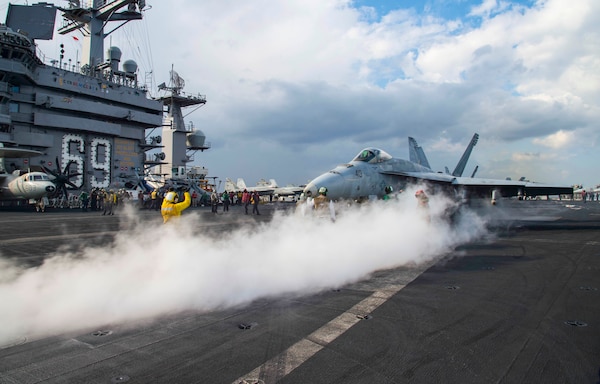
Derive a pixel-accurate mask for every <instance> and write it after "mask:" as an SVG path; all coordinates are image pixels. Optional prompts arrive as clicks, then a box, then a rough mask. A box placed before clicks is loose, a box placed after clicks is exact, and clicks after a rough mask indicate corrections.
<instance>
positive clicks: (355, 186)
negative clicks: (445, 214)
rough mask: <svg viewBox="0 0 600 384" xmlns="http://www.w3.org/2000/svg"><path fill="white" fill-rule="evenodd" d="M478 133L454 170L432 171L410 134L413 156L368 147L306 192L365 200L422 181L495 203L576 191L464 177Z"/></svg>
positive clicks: (311, 194)
mask: <svg viewBox="0 0 600 384" xmlns="http://www.w3.org/2000/svg"><path fill="white" fill-rule="evenodd" d="M478 137H479V136H478V135H477V134H475V135H474V136H473V139H472V140H471V142H470V144H469V146H468V147H467V149H466V150H465V153H464V154H463V156H462V158H461V160H460V161H459V163H458V165H457V167H456V169H455V170H454V172H453V173H452V174H450V173H449V172H448V171H447V172H446V173H438V172H435V171H433V170H432V169H431V168H430V166H429V162H428V161H427V158H426V157H425V153H424V152H423V149H422V148H421V147H420V146H418V144H417V142H416V141H415V140H414V139H413V138H412V137H409V138H408V142H409V155H410V160H404V159H399V158H394V157H392V156H390V155H389V154H388V153H387V152H385V151H383V150H381V149H378V148H372V147H370V148H365V149H363V150H362V151H360V152H359V153H358V155H356V156H355V157H354V159H352V161H350V162H349V163H347V164H342V165H339V166H337V167H336V168H334V169H332V170H331V171H329V172H327V173H324V174H322V175H320V176H319V177H317V178H316V179H314V180H312V181H311V182H310V183H308V185H307V186H306V188H305V189H304V193H305V195H307V196H316V195H317V191H318V190H319V188H321V187H326V188H327V197H329V198H330V199H332V200H340V199H342V200H344V199H346V200H358V201H361V200H365V199H369V198H373V197H378V198H381V197H383V196H384V194H385V188H386V187H387V186H391V187H392V188H393V189H394V190H395V191H398V190H401V189H404V188H405V187H406V185H407V184H410V183H413V184H418V183H423V184H426V185H427V186H428V187H429V188H431V189H432V190H433V191H434V192H435V191H438V190H442V191H444V192H446V193H450V194H452V195H454V196H460V197H463V198H472V197H487V198H491V199H492V203H495V202H496V201H495V200H496V198H498V197H511V196H550V195H552V196H553V195H569V194H573V188H572V187H571V186H561V185H550V184H542V183H535V182H527V181H513V180H500V179H484V178H476V177H462V172H463V170H464V167H465V164H466V161H467V160H468V157H469V155H470V153H471V150H472V148H473V146H475V144H476V143H477V139H478Z"/></svg>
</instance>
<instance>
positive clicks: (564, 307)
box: [0, 201, 600, 383]
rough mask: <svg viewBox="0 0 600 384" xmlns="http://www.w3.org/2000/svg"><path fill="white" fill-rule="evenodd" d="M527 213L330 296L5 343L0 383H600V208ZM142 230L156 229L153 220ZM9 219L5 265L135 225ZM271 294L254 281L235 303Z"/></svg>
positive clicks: (233, 217)
mask: <svg viewBox="0 0 600 384" xmlns="http://www.w3.org/2000/svg"><path fill="white" fill-rule="evenodd" d="M519 204H520V205H516V204H514V203H512V202H511V203H510V204H508V205H507V206H506V207H504V208H505V209H504V211H503V212H504V213H503V214H502V215H499V214H498V218H497V221H496V222H494V223H493V225H492V227H493V229H492V231H491V232H490V234H489V235H487V236H484V237H483V238H481V239H478V240H477V241H474V242H470V243H467V244H463V245H461V246H458V247H456V248H455V249H451V250H449V251H448V253H447V254H445V255H444V256H443V257H441V258H438V259H437V260H436V261H434V262H431V263H429V264H427V263H425V264H421V265H407V266H403V267H399V268H395V269H386V270H380V271H377V272H375V273H373V274H372V275H371V276H370V277H369V278H368V279H365V280H361V281H359V282H356V283H351V284H346V285H343V286H341V287H338V288H336V289H324V290H322V291H320V292H318V293H313V294H305V295H296V294H285V295H280V296H275V297H262V298H259V299H257V300H254V301H252V303H251V304H245V305H239V306H231V307H226V309H213V310H210V311H201V310H189V309H188V310H182V311H179V312H173V313H168V314H163V315H161V316H159V317H157V318H154V319H151V320H150V319H145V320H137V321H123V322H116V323H113V324H104V325H102V326H96V327H91V328H85V329H76V330H75V329H74V330H70V331H67V332H59V333H53V334H51V335H49V336H48V335H45V336H43V337H40V336H38V337H32V336H30V335H22V334H19V335H14V338H8V339H5V340H4V341H3V345H2V346H1V347H0V348H1V349H0V383H40V382H43V383H65V382H74V383H75V382H86V383H111V382H112V383H122V382H128V383H152V382H157V383H158V382H172V383H200V382H211V383H237V382H246V383H275V382H280V383H307V382H310V383H404V382H414V383H423V382H446V383H483V382H499V383H515V382H546V383H583V382H587V383H595V382H598V381H599V380H600V377H599V376H598V374H599V373H598V372H599V369H600V366H599V365H598V364H599V363H598V362H599V361H600V278H599V276H600V258H599V257H598V255H599V254H600V231H599V230H598V229H600V204H598V203H590V202H588V203H585V204H584V203H581V202H575V203H572V204H571V203H560V204H559V203H555V202H536V201H532V202H519ZM289 208H290V206H278V205H277V204H271V205H265V206H261V216H252V215H248V216H246V215H245V214H244V213H243V208H240V207H233V208H232V210H231V211H230V212H229V213H222V212H219V214H217V215H214V214H212V213H211V212H210V210H209V209H208V208H197V209H195V213H196V214H197V215H198V218H199V219H198V228H197V229H196V230H197V231H198V232H202V233H209V234H213V235H214V236H219V235H220V234H222V233H223V232H228V231H229V232H230V231H235V230H236V228H244V227H251V228H254V227H257V226H260V225H261V224H262V223H267V222H269V220H271V217H272V213H273V212H274V211H275V210H284V211H285V210H287V209H289ZM190 212H192V211H190ZM485 214H489V213H487V211H486V213H485ZM494 214H495V213H493V212H492V215H494ZM128 220H129V222H128ZM138 220H139V221H140V222H142V223H143V224H144V225H146V226H151V225H154V224H155V223H156V225H161V224H160V217H159V214H158V213H157V212H148V211H142V212H141V214H140V215H139V216H138ZM0 222H2V224H3V228H4V231H2V234H1V235H0V246H1V252H2V258H3V260H8V259H12V260H17V261H18V262H19V263H20V265H21V268H36V267H39V266H40V265H41V264H42V263H43V261H44V258H45V257H48V256H49V255H51V254H53V253H54V252H55V251H56V250H57V249H59V248H60V247H63V248H60V249H70V250H76V249H80V247H81V246H82V245H83V244H87V245H93V246H100V247H102V246H106V244H110V243H111V242H112V241H113V239H114V237H115V235H116V234H117V233H119V232H123V231H126V230H128V228H129V227H131V226H132V225H134V224H132V219H131V218H128V219H127V218H126V216H125V214H124V213H118V214H117V215H115V216H110V217H107V216H101V215H99V214H98V213H97V212H87V213H83V212H70V211H55V212H48V213H46V214H44V215H42V214H34V213H26V212H9V211H3V212H1V213H0ZM124 223H125V224H124ZM127 223H128V224H127ZM128 226H129V227H128ZM280 230H281V231H286V230H287V229H286V228H280ZM211 231H212V232H211ZM273 232H277V231H273ZM273 236H277V233H273ZM267 245H268V244H267ZM64 247H66V248H64ZM243 251H244V250H240V252H243ZM282 257H285V255H282ZM246 262H247V263H248V265H252V264H253V263H254V261H253V260H251V259H248V260H247V261H246ZM315 268H319V267H318V266H315ZM115 273H117V271H115ZM57 278H60V277H57ZM64 278H67V277H66V276H64ZM6 284H9V283H8V282H6V281H3V282H2V285H0V289H3V288H2V286H6ZM220 284H221V285H220V286H215V287H214V289H215V290H218V289H224V288H226V287H227V286H230V285H231V284H234V282H233V281H221V282H220ZM266 284H268V282H267V281H255V280H252V279H251V278H248V280H247V281H242V284H239V287H240V288H239V294H240V295H243V294H244V292H245V290H247V289H248V290H249V289H253V288H257V287H259V288H260V287H261V286H263V285H266ZM290 284H292V283H291V282H290ZM234 293H235V292H234ZM40 294H42V293H40ZM115 299H117V298H115ZM89 300H90V301H93V300H94V298H93V297H90V298H89ZM57 303H60V300H58V301H57ZM5 305H6V304H2V306H3V307H5ZM4 309H5V308H4ZM64 310H65V311H68V310H69V309H68V308H65V309H64ZM122 310H123V311H128V310H132V308H131V307H123V308H122ZM3 312H4V310H3ZM78 316H85V314H80V313H73V314H72V317H74V318H77V317H78ZM1 321H2V320H0V322H1ZM48 321H51V319H48Z"/></svg>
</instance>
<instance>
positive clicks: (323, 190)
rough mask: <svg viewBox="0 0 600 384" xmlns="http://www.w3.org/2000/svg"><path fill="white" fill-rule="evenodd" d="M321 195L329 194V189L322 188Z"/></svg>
mask: <svg viewBox="0 0 600 384" xmlns="http://www.w3.org/2000/svg"><path fill="white" fill-rule="evenodd" d="M319 193H320V194H321V195H326V194H327V188H325V187H321V188H319Z"/></svg>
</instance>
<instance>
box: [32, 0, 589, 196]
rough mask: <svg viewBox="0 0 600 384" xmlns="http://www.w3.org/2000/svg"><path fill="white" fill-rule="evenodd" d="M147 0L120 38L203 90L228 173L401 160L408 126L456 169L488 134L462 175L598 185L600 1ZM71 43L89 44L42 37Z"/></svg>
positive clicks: (204, 119)
mask: <svg viewBox="0 0 600 384" xmlns="http://www.w3.org/2000/svg"><path fill="white" fill-rule="evenodd" d="M147 3H148V4H149V5H150V6H151V8H149V9H148V10H147V11H146V12H145V18H144V20H143V21H142V22H140V23H137V24H136V23H130V24H129V25H127V26H125V27H123V28H121V30H119V31H118V32H117V33H115V34H114V35H112V37H111V38H112V44H113V45H118V46H119V47H120V48H121V50H122V51H123V59H124V60H126V59H129V58H133V59H135V60H136V61H137V62H138V64H139V65H140V74H139V76H140V77H141V78H143V79H149V80H148V81H149V83H148V86H149V87H150V88H151V89H153V87H156V84H159V83H161V82H163V81H168V79H169V70H170V69H171V66H172V65H173V66H174V68H175V70H176V71H177V72H178V73H179V75H180V76H181V77H183V78H184V79H185V81H186V89H185V90H186V91H188V92H191V93H201V94H205V95H206V96H207V100H208V102H207V104H206V105H205V106H204V107H202V108H200V109H199V110H197V111H194V112H192V113H191V114H190V115H189V116H187V118H186V120H187V121H188V122H193V123H194V125H195V126H196V127H198V128H200V129H201V130H203V131H204V133H205V134H206V136H207V140H208V141H210V142H211V143H212V149H210V150H209V151H207V152H204V153H198V154H196V156H195V158H196V163H197V164H198V165H203V166H206V167H207V168H209V170H210V174H211V175H212V176H217V177H219V178H220V179H221V180H224V178H226V177H228V178H232V179H236V178H238V177H243V178H245V179H246V183H247V184H248V185H253V184H255V183H256V182H257V181H258V180H259V179H261V178H266V179H269V178H275V179H276V180H277V181H278V182H279V183H280V184H286V183H295V184H299V183H305V182H306V181H308V180H309V179H312V178H314V177H316V176H318V175H319V174H321V173H323V172H325V171H327V170H329V169H331V168H333V167H334V166H335V165H336V164H339V163H343V162H347V161H349V160H350V159H352V158H353V157H354V155H355V154H356V153H358V152H359V151H360V150H361V149H362V148H364V147H367V146H375V147H380V148H382V149H384V150H385V151H387V152H388V153H390V154H392V155H393V156H397V157H404V158H406V157H408V149H407V148H408V147H407V137H408V136H413V137H414V138H415V139H416V140H417V141H418V142H419V144H420V145H421V146H422V147H423V148H424V150H425V152H426V153H427V156H428V157H429V162H430V164H431V165H432V167H433V168H434V169H435V170H443V168H444V166H448V167H449V168H451V169H452V168H453V167H454V165H455V164H456V162H457V161H458V159H459V158H460V155H461V153H462V151H463V150H464V147H465V146H466V145H467V143H468V142H469V140H470V138H471V136H472V135H473V133H475V132H478V133H479V134H480V140H479V143H478V144H477V146H476V147H475V149H474V151H473V154H472V156H471V160H470V162H469V164H468V165H467V168H466V171H465V173H470V172H471V171H472V169H473V168H474V167H475V166H479V171H478V176H481V177H493V178H502V179H503V178H505V177H512V178H519V177H521V176H526V177H527V178H529V179H531V180H535V181H541V182H552V183H564V184H580V183H582V184H584V185H586V186H593V185H596V184H600V173H599V172H598V171H597V164H599V163H600V155H599V154H598V148H597V147H598V140H599V135H600V129H598V128H599V127H598V121H600V2H598V1H595V0H577V1H571V2H568V1H565V0H538V1H510V0H481V1H460V0H456V1H450V0H434V1H416V0H411V1H370V0H360V1H359V0H355V1H350V0H328V1H323V0H287V1H284V2H273V1H270V0H247V1H243V2H240V1H236V0H205V1H201V2H200V1H193V0H173V1H171V2H168V4H167V2H164V1H157V0H155V1H151V0H148V1H147ZM60 42H64V43H65V46H66V47H67V55H69V54H70V55H74V54H75V52H76V51H78V49H79V48H78V47H77V46H76V43H75V42H74V41H73V40H72V39H71V38H70V37H63V36H57V38H56V39H55V41H53V42H51V43H44V44H43V46H42V44H40V46H41V47H42V48H43V50H44V52H45V54H46V55H47V56H50V57H52V54H53V53H54V52H57V48H56V47H57V44H59V43H60ZM106 45H108V42H107V43H106ZM150 71H152V72H151V74H152V75H151V76H150V75H147V74H148V73H150ZM150 79H151V81H150ZM154 89H155V88H154Z"/></svg>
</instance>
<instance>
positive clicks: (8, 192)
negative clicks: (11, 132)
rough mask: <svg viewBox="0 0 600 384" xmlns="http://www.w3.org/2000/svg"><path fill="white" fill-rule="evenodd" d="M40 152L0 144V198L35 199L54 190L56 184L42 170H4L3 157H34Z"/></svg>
mask: <svg viewBox="0 0 600 384" xmlns="http://www.w3.org/2000/svg"><path fill="white" fill-rule="evenodd" d="M41 154H42V153H41V152H38V151H32V150H28V149H20V148H5V147H3V146H2V145H0V200H14V199H25V200H37V199H41V198H42V197H46V196H48V195H49V194H51V193H54V192H55V191H56V185H55V184H54V182H53V181H52V179H51V178H50V177H49V176H48V175H47V174H46V173H44V172H26V173H22V172H21V171H19V170H16V171H14V172H13V173H6V171H5V168H4V158H10V159H14V158H24V157H34V156H39V155H41Z"/></svg>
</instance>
